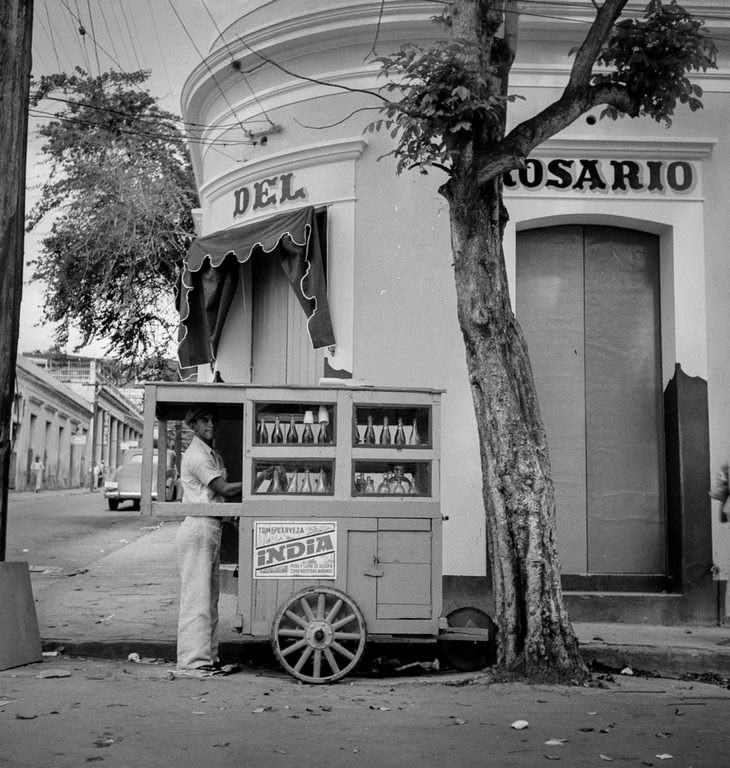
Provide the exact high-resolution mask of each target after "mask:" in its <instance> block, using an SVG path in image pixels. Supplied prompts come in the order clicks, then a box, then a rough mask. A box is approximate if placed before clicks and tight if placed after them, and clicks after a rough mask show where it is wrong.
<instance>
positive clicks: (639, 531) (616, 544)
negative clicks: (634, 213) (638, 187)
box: [516, 226, 667, 575]
mask: <svg viewBox="0 0 730 768" xmlns="http://www.w3.org/2000/svg"><path fill="white" fill-rule="evenodd" d="M659 299H660V275H659V243H658V238H656V237H655V236H653V235H650V234H647V233H644V232H638V231H634V230H627V229H619V228H613V227H602V226H560V227H551V228H543V229H533V230H527V231H524V232H521V233H518V240H517V279H516V313H517V316H518V319H519V322H520V324H521V325H522V328H523V330H524V332H525V335H526V338H527V342H528V346H529V352H530V359H531V361H532V366H533V373H534V376H535V382H536V387H537V392H538V397H539V401H540V408H541V413H542V417H543V421H544V423H545V427H546V430H547V434H548V439H549V446H550V456H551V462H552V469H553V478H554V482H555V491H556V497H557V504H558V518H557V527H558V546H559V551H560V557H561V562H562V566H563V572H564V573H565V574H603V575H605V574H663V573H665V572H666V567H667V563H666V538H667V530H666V528H667V526H666V511H665V507H666V502H665V459H664V426H663V425H664V419H663V394H662V366H661V312H660V305H659Z"/></svg>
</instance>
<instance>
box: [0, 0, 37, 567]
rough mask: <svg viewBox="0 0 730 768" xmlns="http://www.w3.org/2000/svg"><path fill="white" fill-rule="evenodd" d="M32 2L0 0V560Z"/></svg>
mask: <svg viewBox="0 0 730 768" xmlns="http://www.w3.org/2000/svg"><path fill="white" fill-rule="evenodd" d="M32 31H33V0H2V1H1V2H0V72H1V73H2V76H1V77H0V307H2V310H1V311H0V561H4V560H5V550H6V544H7V524H8V486H9V484H10V477H9V475H10V454H11V452H12V440H13V434H12V410H13V396H14V394H15V357H16V355H17V353H18V332H19V329H20V299H21V295H22V291H23V255H24V253H23V236H24V232H25V163H26V153H27V139H28V100H29V91H30V69H31V37H32Z"/></svg>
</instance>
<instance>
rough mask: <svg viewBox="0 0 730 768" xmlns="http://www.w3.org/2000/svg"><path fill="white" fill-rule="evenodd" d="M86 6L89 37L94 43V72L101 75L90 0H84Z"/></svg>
mask: <svg viewBox="0 0 730 768" xmlns="http://www.w3.org/2000/svg"><path fill="white" fill-rule="evenodd" d="M86 7H87V8H88V10H89V24H91V39H92V41H93V43H94V56H95V57H96V73H97V75H99V76H101V66H100V65H99V46H98V45H97V43H96V31H95V30H94V17H93V16H92V15H91V0H86Z"/></svg>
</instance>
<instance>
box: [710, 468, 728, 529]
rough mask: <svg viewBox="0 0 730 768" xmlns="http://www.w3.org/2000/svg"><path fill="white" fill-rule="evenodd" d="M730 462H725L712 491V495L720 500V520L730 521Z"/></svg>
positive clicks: (722, 521) (723, 521)
mask: <svg viewBox="0 0 730 768" xmlns="http://www.w3.org/2000/svg"><path fill="white" fill-rule="evenodd" d="M729 471H730V462H728V463H727V464H723V465H722V467H720V471H719V472H718V474H717V478H716V479H715V484H714V485H713V486H712V490H711V491H710V497H711V498H713V499H716V500H717V501H719V502H720V522H721V523H728V522H730V485H729V484H728V472H729Z"/></svg>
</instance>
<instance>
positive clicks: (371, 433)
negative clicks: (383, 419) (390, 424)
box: [362, 416, 375, 445]
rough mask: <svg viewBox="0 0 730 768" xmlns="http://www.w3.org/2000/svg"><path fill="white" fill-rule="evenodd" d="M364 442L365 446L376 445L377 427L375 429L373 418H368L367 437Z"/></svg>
mask: <svg viewBox="0 0 730 768" xmlns="http://www.w3.org/2000/svg"><path fill="white" fill-rule="evenodd" d="M362 441H363V443H365V445H375V427H373V417H372V416H368V425H367V427H366V428H365V436H364V437H363V440H362Z"/></svg>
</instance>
